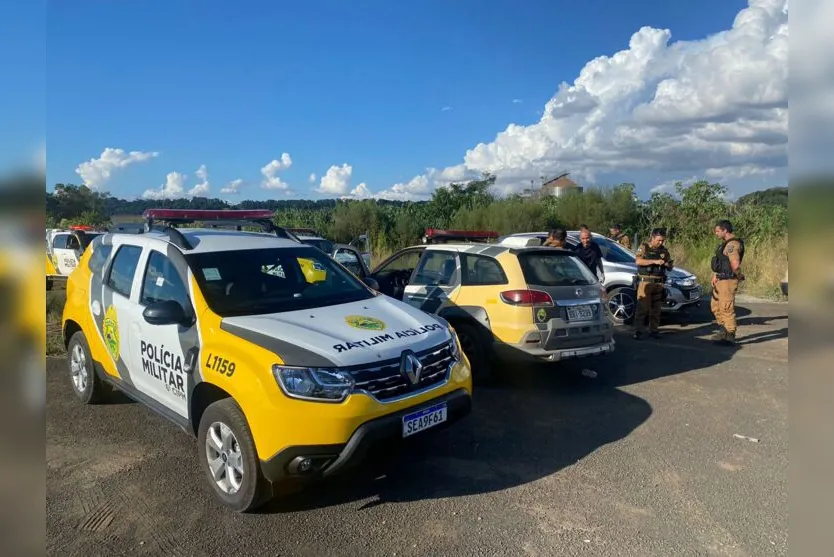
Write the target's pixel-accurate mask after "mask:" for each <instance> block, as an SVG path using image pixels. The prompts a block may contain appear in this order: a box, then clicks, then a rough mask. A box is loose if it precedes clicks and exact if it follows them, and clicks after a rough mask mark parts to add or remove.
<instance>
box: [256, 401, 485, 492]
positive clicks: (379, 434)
mask: <svg viewBox="0 0 834 557" xmlns="http://www.w3.org/2000/svg"><path fill="white" fill-rule="evenodd" d="M443 402H445V403H446V405H447V418H446V421H445V422H443V423H441V424H440V425H437V426H434V427H431V428H429V429H427V430H425V431H423V432H420V433H418V434H416V436H417V437H420V436H422V435H423V433H426V432H432V431H438V430H440V429H443V428H445V427H448V426H449V425H451V424H452V423H454V422H457V421H459V420H460V419H461V418H463V417H465V416H466V415H468V414H469V413H470V412H471V409H472V399H471V396H470V395H469V393H468V392H467V391H466V390H465V389H458V390H455V391H452V392H450V393H447V394H445V395H443V396H439V397H436V398H433V399H430V400H427V401H424V402H422V403H421V404H418V405H415V406H412V407H409V408H406V409H404V410H400V411H398V412H394V413H391V414H387V415H385V416H382V417H380V418H376V419H374V420H371V421H368V422H365V423H364V424H362V425H361V426H359V427H358V428H357V429H356V431H354V433H353V435H351V437H350V439H348V441H347V443H344V444H336V445H302V446H292V447H287V448H286V449H284V450H282V451H281V452H279V453H277V454H276V455H274V456H273V457H272V458H270V459H269V460H262V461H261V471H262V472H263V475H264V477H265V478H266V479H267V480H269V481H270V482H272V483H273V484H281V483H285V482H287V483H292V482H295V483H306V482H308V481H312V480H315V479H321V478H327V477H331V476H334V475H336V474H339V473H342V472H344V471H346V470H349V469H351V468H354V467H355V466H357V465H359V464H361V463H362V462H363V461H364V460H365V457H366V456H367V454H368V453H369V451H371V449H374V448H377V447H380V446H384V445H385V444H388V443H396V442H398V441H401V440H403V436H402V419H403V417H404V416H406V415H408V414H412V413H415V412H418V411H420V410H421V409H425V408H429V407H431V406H434V405H437V404H440V403H443ZM407 439H410V437H409V438H407Z"/></svg>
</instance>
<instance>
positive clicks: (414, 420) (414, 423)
mask: <svg viewBox="0 0 834 557" xmlns="http://www.w3.org/2000/svg"><path fill="white" fill-rule="evenodd" d="M446 410H447V409H446V403H445V402H444V403H443V404H437V405H435V406H431V407H429V408H426V409H424V410H420V411H419V412H414V413H413V414H408V415H407V416H403V437H408V436H409V435H414V434H415V433H419V432H421V431H423V430H425V429H428V428H430V427H434V426H436V425H439V424H442V423H443V422H445V421H446V416H447V413H446Z"/></svg>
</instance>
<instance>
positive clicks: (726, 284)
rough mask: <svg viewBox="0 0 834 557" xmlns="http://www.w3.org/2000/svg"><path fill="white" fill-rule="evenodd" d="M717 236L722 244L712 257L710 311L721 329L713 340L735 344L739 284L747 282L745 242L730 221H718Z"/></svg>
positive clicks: (716, 226)
mask: <svg viewBox="0 0 834 557" xmlns="http://www.w3.org/2000/svg"><path fill="white" fill-rule="evenodd" d="M715 235H716V237H718V239H719V240H721V243H720V244H718V248H717V249H716V250H715V255H714V256H713V258H712V272H713V275H712V300H711V301H710V309H711V310H712V314H713V315H714V316H715V320H716V321H717V322H718V326H719V327H720V329H719V331H718V332H717V333H716V334H715V335H714V336H713V337H712V340H713V341H715V342H721V343H730V344H732V343H735V340H736V308H735V303H736V292H737V291H738V285H739V283H740V282H741V281H743V280H744V275H742V274H741V261H742V259H744V240H742V239H741V238H737V237H736V236H735V235H734V234H733V225H732V223H730V221H728V220H721V221H718V223H717V224H716V225H715Z"/></svg>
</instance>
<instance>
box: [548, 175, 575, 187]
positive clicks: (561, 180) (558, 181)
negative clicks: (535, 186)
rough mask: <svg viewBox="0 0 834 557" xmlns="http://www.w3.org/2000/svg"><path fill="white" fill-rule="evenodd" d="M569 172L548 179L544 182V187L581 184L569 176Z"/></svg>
mask: <svg viewBox="0 0 834 557" xmlns="http://www.w3.org/2000/svg"><path fill="white" fill-rule="evenodd" d="M568 174H569V173H568V172H565V173H564V174H560V175H559V176H556V177H555V178H553V179H551V180H548V181H547V182H545V183H544V184H542V189H545V188H547V189H551V188H578V187H579V184H577V183H576V182H574V181H573V180H571V179H570V178H568Z"/></svg>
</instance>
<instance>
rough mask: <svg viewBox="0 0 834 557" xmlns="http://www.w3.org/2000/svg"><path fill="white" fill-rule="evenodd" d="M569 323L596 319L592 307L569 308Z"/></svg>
mask: <svg viewBox="0 0 834 557" xmlns="http://www.w3.org/2000/svg"><path fill="white" fill-rule="evenodd" d="M566 309H567V310H568V321H589V320H591V319H593V318H594V312H593V310H591V306H568V307H567V308H566Z"/></svg>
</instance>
